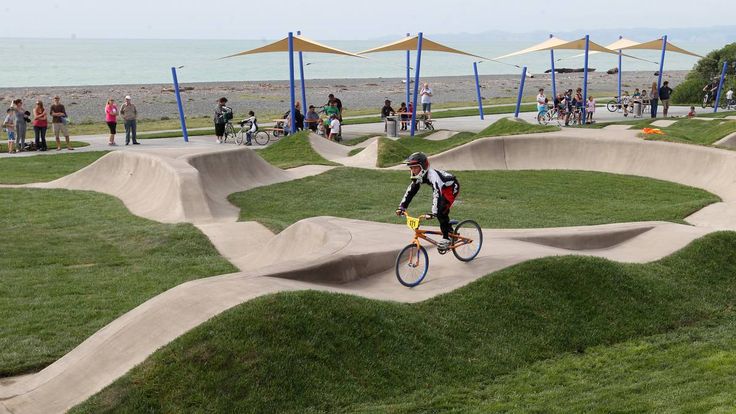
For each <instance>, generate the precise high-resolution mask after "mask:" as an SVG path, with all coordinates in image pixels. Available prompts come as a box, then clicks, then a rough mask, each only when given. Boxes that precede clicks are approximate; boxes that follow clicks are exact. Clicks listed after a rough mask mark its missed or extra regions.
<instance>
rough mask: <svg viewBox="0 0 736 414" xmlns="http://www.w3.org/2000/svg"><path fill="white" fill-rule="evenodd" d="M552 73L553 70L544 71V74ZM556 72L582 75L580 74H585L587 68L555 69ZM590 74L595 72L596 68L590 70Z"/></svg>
mask: <svg viewBox="0 0 736 414" xmlns="http://www.w3.org/2000/svg"><path fill="white" fill-rule="evenodd" d="M550 72H552V70H550V69H547V70H545V71H544V73H550ZM555 72H557V73H580V72H585V68H576V69H572V68H555ZM588 72H595V68H588Z"/></svg>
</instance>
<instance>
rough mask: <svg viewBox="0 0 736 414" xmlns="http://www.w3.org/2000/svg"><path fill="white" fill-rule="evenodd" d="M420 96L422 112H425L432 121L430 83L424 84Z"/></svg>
mask: <svg viewBox="0 0 736 414" xmlns="http://www.w3.org/2000/svg"><path fill="white" fill-rule="evenodd" d="M419 95H420V96H421V99H420V102H421V103H422V112H424V115H426V117H427V119H432V88H430V87H429V84H428V83H426V82H425V83H424V85H423V86H422V90H421V91H420V92H419Z"/></svg>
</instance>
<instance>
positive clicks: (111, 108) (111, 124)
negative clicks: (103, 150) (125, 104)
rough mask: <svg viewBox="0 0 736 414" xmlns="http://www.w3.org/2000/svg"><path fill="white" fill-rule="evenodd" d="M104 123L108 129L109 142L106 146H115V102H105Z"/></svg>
mask: <svg viewBox="0 0 736 414" xmlns="http://www.w3.org/2000/svg"><path fill="white" fill-rule="evenodd" d="M105 122H107V127H108V128H109V129H110V141H109V142H108V143H107V145H113V146H114V145H116V144H115V130H116V129H117V126H118V107H117V105H115V100H114V99H112V98H110V99H108V100H107V105H105Z"/></svg>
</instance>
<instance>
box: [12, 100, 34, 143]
mask: <svg viewBox="0 0 736 414" xmlns="http://www.w3.org/2000/svg"><path fill="white" fill-rule="evenodd" d="M13 108H15V144H16V145H17V146H18V150H19V151H20V152H23V151H25V146H26V129H27V128H28V122H30V118H28V116H29V115H30V112H29V113H28V114H26V112H27V111H26V109H25V108H24V107H23V100H22V99H16V100H14V101H13Z"/></svg>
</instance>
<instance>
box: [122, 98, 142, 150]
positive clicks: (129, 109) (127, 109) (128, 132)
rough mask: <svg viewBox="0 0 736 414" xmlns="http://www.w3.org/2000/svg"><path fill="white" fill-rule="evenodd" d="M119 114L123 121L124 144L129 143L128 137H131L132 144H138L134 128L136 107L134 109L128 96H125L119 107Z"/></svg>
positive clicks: (135, 124) (136, 113)
mask: <svg viewBox="0 0 736 414" xmlns="http://www.w3.org/2000/svg"><path fill="white" fill-rule="evenodd" d="M120 115H121V116H122V117H123V121H124V122H125V145H128V144H129V143H130V137H131V136H132V137H133V145H139V144H140V143H139V142H138V140H137V139H136V138H137V135H136V129H137V126H138V121H137V120H136V119H137V118H138V109H136V107H135V105H133V102H131V99H130V96H126V97H125V103H124V104H123V106H121V107H120Z"/></svg>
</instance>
